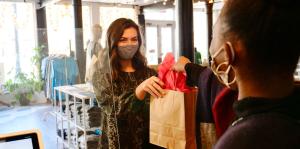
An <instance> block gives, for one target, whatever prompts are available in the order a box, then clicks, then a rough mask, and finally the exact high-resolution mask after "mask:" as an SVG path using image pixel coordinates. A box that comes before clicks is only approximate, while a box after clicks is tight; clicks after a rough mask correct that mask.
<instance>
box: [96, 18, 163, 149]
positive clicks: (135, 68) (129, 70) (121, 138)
mask: <svg viewBox="0 0 300 149" xmlns="http://www.w3.org/2000/svg"><path fill="white" fill-rule="evenodd" d="M141 45H142V39H141V35H140V32H139V27H138V26H137V24H136V23H134V22H133V21H132V20H130V19H125V18H120V19H117V20H115V21H114V22H113V23H112V24H111V25H110V27H109V28H108V30H107V45H106V49H104V50H102V53H101V54H100V57H99V59H100V61H101V62H100V63H99V69H98V70H97V71H96V72H95V74H94V76H93V86H94V91H95V94H96V97H97V101H98V103H99V106H100V107H101V109H102V115H101V117H102V118H101V119H102V121H101V124H102V125H101V127H102V131H103V134H102V136H101V148H105V149H108V148H109V149H116V148H122V149H141V148H153V146H150V144H149V101H150V100H149V97H150V96H149V94H151V95H152V96H155V97H158V96H163V94H164V90H163V89H162V87H161V86H163V85H164V84H163V83H162V81H160V80H159V79H158V78H157V77H155V76H156V72H155V71H154V70H152V69H150V68H148V67H147V64H146V60H145V57H144V56H143V55H142V54H141V52H140V49H141ZM148 93H149V94H148ZM154 148H155V147H154Z"/></svg>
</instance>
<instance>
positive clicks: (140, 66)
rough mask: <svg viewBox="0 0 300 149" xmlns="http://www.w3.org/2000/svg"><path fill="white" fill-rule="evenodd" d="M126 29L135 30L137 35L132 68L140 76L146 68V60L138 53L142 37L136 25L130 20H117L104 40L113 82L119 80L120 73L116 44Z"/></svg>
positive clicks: (111, 25)
mask: <svg viewBox="0 0 300 149" xmlns="http://www.w3.org/2000/svg"><path fill="white" fill-rule="evenodd" d="M128 28H134V29H136V31H137V34H138V46H139V49H138V51H137V52H136V53H135V55H134V57H133V58H132V65H133V68H134V69H135V71H136V72H137V73H138V74H141V75H142V73H143V72H144V70H145V69H146V68H147V62H146V58H145V57H144V56H143V55H142V54H141V51H140V49H141V45H142V37H141V34H140V29H139V27H138V25H137V24H136V23H135V22H134V21H132V20H131V19H126V18H119V19H117V20H115V21H114V22H112V23H111V24H110V26H109V28H108V30H107V33H106V40H107V41H106V44H107V45H106V46H107V48H108V50H109V56H110V64H111V66H112V79H113V80H116V79H119V74H120V72H121V71H122V70H121V64H120V59H121V58H120V57H119V55H118V54H117V49H118V42H119V41H120V38H121V37H122V35H123V32H124V30H125V29H128Z"/></svg>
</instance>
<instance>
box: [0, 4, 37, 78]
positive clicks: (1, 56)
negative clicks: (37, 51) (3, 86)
mask: <svg viewBox="0 0 300 149" xmlns="http://www.w3.org/2000/svg"><path fill="white" fill-rule="evenodd" d="M0 10H1V11H0V32H1V34H0V45H1V47H0V83H3V82H5V80H8V79H10V78H12V77H13V76H14V75H15V74H16V73H17V72H23V73H27V74H29V73H31V72H32V71H33V68H32V67H31V66H32V65H31V57H32V54H33V52H32V49H33V48H34V47H35V45H36V36H35V35H36V34H35V29H34V28H35V19H34V13H35V9H34V5H33V3H21V2H0Z"/></svg>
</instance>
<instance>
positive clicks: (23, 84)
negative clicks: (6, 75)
mask: <svg viewBox="0 0 300 149" xmlns="http://www.w3.org/2000/svg"><path fill="white" fill-rule="evenodd" d="M4 86H5V88H6V89H7V90H9V92H10V93H11V94H13V95H14V97H15V98H16V100H18V101H19V102H20V105H22V106H24V105H29V103H30V100H31V98H32V96H33V94H34V92H38V91H41V89H42V82H41V81H40V80H37V79H36V78H35V77H34V75H33V74H32V75H31V76H28V75H26V74H24V73H18V74H17V75H16V76H15V77H14V79H13V80H12V79H10V80H8V81H7V82H6V83H5V84H4Z"/></svg>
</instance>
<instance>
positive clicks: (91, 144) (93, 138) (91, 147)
mask: <svg viewBox="0 0 300 149" xmlns="http://www.w3.org/2000/svg"><path fill="white" fill-rule="evenodd" d="M85 139H86V147H87V149H97V148H99V143H100V137H99V136H98V135H95V134H90V135H86V138H85ZM78 143H79V148H82V149H84V148H85V140H84V136H83V135H82V136H81V137H79V139H78Z"/></svg>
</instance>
